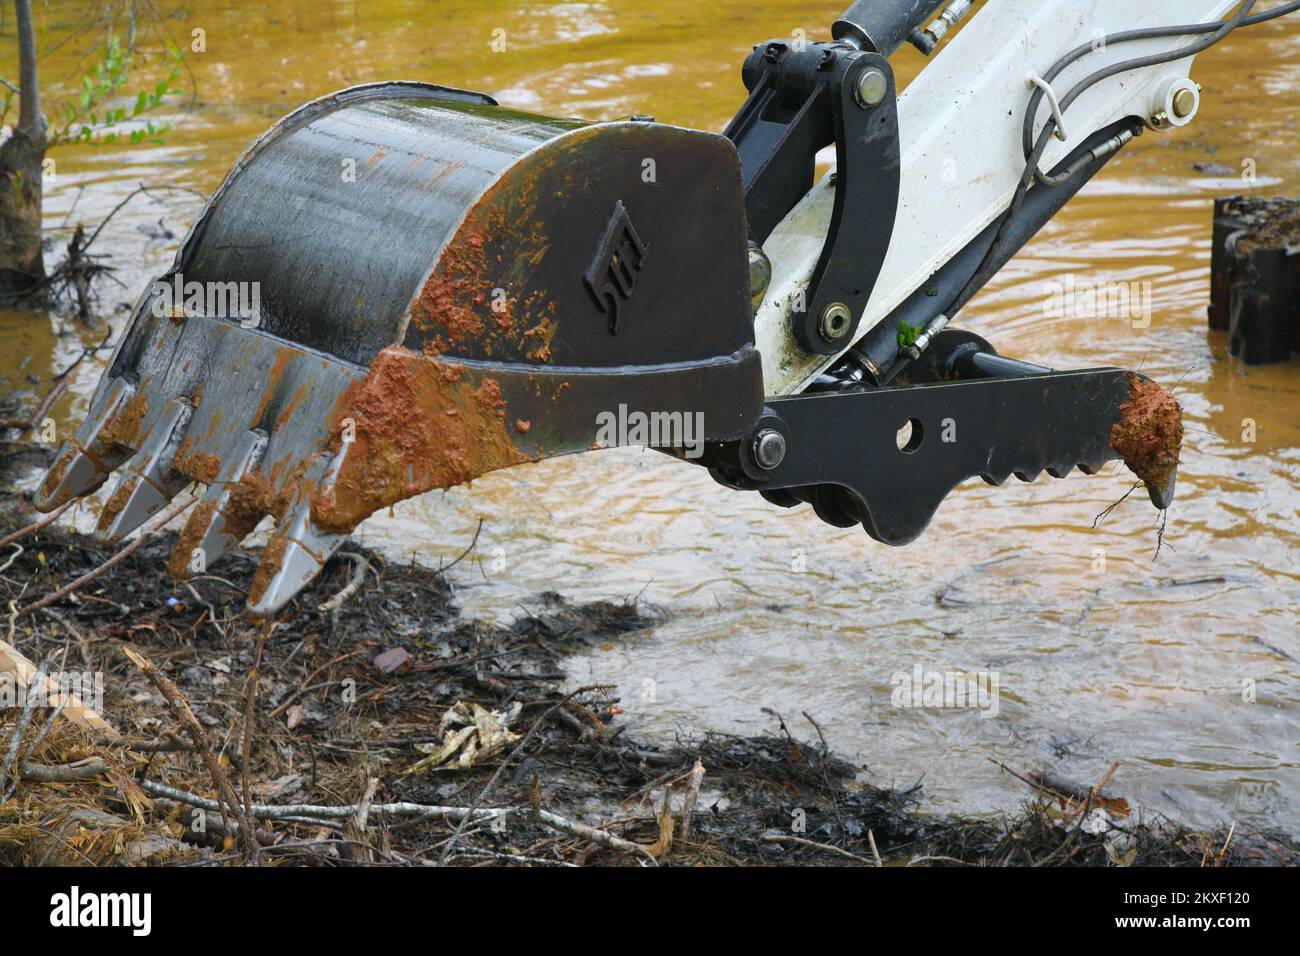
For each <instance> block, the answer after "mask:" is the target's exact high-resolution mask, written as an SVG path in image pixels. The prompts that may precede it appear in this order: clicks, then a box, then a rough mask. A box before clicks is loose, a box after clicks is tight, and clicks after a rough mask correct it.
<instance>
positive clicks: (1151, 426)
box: [1110, 372, 1183, 489]
mask: <svg viewBox="0 0 1300 956" xmlns="http://www.w3.org/2000/svg"><path fill="white" fill-rule="evenodd" d="M1128 380H1129V389H1130V390H1129V395H1128V399H1127V400H1126V401H1125V402H1124V404H1123V405H1121V406H1120V415H1119V421H1117V422H1116V423H1115V425H1114V426H1113V427H1112V428H1111V431H1110V447H1111V448H1113V449H1115V451H1117V452H1119V454H1120V457H1121V458H1123V459H1124V464H1126V465H1128V467H1129V470H1130V471H1132V472H1133V474H1135V475H1137V476H1138V477H1139V478H1141V479H1142V481H1143V482H1144V483H1145V484H1146V486H1147V488H1148V489H1150V488H1165V487H1167V486H1168V484H1169V482H1170V480H1171V479H1172V478H1173V475H1174V470H1175V469H1176V468H1177V467H1178V456H1179V453H1180V452H1181V450H1182V447H1183V411H1182V409H1181V408H1179V406H1178V400H1177V399H1175V398H1174V397H1173V396H1172V395H1170V394H1169V393H1168V392H1166V391H1165V390H1164V389H1163V388H1161V387H1160V386H1159V385H1157V384H1156V383H1155V382H1152V381H1151V380H1150V379H1146V378H1143V377H1142V376H1141V375H1137V374H1136V373H1134V372H1129V373H1128Z"/></svg>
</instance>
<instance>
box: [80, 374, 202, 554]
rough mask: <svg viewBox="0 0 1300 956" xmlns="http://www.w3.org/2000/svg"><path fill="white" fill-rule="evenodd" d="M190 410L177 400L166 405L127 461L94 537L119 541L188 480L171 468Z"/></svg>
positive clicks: (100, 518)
mask: <svg viewBox="0 0 1300 956" xmlns="http://www.w3.org/2000/svg"><path fill="white" fill-rule="evenodd" d="M190 414H191V409H190V406H189V405H187V404H186V403H185V402H184V401H182V400H181V399H179V398H175V399H172V400H171V402H169V403H168V406H167V413H166V415H165V416H164V417H163V419H162V421H160V422H159V423H158V425H157V427H155V428H154V430H153V431H152V432H151V433H150V435H149V437H148V438H147V439H146V440H145V443H144V445H143V447H141V449H140V451H139V452H137V453H136V454H135V455H134V456H133V457H132V458H131V460H130V461H128V462H127V463H126V469H125V470H124V471H123V472H122V477H121V478H120V479H119V480H118V483H117V487H115V488H114V489H113V493H112V494H111V495H109V498H108V501H107V503H106V504H105V505H104V510H103V512H102V513H101V514H100V516H99V524H98V526H97V527H96V528H95V534H96V535H97V536H98V537H100V538H101V539H103V540H105V541H109V542H113V541H119V540H121V539H122V538H125V537H126V536H127V535H128V534H130V533H131V532H132V531H134V530H135V529H136V528H138V527H140V525H142V524H144V523H145V522H146V521H148V520H149V519H150V518H152V517H153V516H154V515H155V514H157V513H158V512H159V511H161V510H162V509H163V508H165V507H166V506H167V502H169V501H171V500H172V499H173V498H175V497H176V495H178V494H179V493H180V492H181V489H183V488H184V487H185V486H186V485H187V484H189V478H187V477H186V476H185V475H182V474H181V473H180V472H178V471H177V470H176V469H175V467H174V466H173V462H174V460H175V458H176V452H177V451H178V450H179V448H180V443H181V439H182V437H183V436H184V434H185V426H186V425H188V424H189V421H190Z"/></svg>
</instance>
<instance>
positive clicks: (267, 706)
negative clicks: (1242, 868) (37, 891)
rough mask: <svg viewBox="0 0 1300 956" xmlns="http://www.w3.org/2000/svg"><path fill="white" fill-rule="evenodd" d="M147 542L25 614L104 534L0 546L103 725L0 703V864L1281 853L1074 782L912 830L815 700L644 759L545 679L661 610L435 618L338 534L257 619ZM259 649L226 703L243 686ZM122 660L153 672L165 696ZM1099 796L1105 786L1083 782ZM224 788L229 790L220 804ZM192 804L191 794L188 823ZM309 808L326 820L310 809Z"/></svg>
mask: <svg viewBox="0 0 1300 956" xmlns="http://www.w3.org/2000/svg"><path fill="white" fill-rule="evenodd" d="M0 511H2V512H3V514H2V515H0V539H2V538H4V537H5V536H6V535H7V534H9V533H10V532H11V531H12V530H13V529H14V528H17V527H19V526H21V525H22V524H24V523H25V522H26V521H27V520H28V519H29V518H30V515H29V514H27V513H26V509H25V508H24V507H22V504H21V502H20V501H19V500H18V499H16V498H15V497H13V496H7V497H4V498H0ZM174 543H175V542H174V536H172V535H167V534H162V535H159V536H158V537H157V538H156V539H151V540H150V541H149V542H148V543H146V544H145V545H144V546H143V547H142V548H141V549H140V550H139V551H138V552H136V553H135V554H133V555H131V556H129V557H128V558H126V559H125V560H124V561H122V562H121V563H120V564H118V565H116V566H115V567H113V568H112V569H111V570H109V571H107V572H106V573H104V574H103V575H102V576H101V577H99V578H97V579H95V580H93V581H91V582H89V583H88V584H86V585H85V586H84V587H83V588H81V589H80V590H78V591H76V592H74V594H73V595H70V596H68V597H66V598H63V599H60V600H58V601H55V602H53V603H51V604H50V605H49V606H48V607H47V608H44V609H41V610H37V611H35V612H34V613H23V612H22V609H23V608H24V607H26V606H28V605H30V604H32V603H33V602H34V601H37V600H39V599H40V598H42V597H44V596H47V595H49V594H51V593H53V592H55V591H57V590H58V589H59V588H60V587H63V586H64V585H66V584H67V583H68V582H70V581H72V580H74V579H76V578H77V577H79V576H81V575H83V574H86V573H88V572H90V571H92V570H94V569H95V568H98V567H100V566H102V565H103V563H104V562H105V561H106V560H107V559H108V558H110V557H111V556H112V554H113V551H112V549H109V548H106V547H104V546H102V545H100V544H98V543H96V542H95V541H93V540H92V539H89V538H87V537H84V536H80V535H77V534H72V533H69V532H66V531H64V530H58V529H43V530H41V531H39V532H37V533H35V534H32V535H29V536H27V537H24V538H22V539H21V540H20V541H18V542H15V543H14V544H10V545H7V546H5V547H4V549H3V553H2V554H0V566H4V567H3V571H0V606H2V607H5V608H8V609H9V610H8V611H7V612H6V613H5V614H4V615H3V619H4V620H3V627H4V630H5V631H6V632H8V633H9V634H10V638H9V643H10V644H11V645H13V647H15V648H16V649H17V651H18V652H20V653H21V654H22V655H24V656H25V657H26V658H27V659H29V660H30V661H32V662H35V663H36V664H38V665H39V664H41V663H45V664H46V665H47V667H48V669H49V671H50V672H52V673H60V672H64V673H66V672H83V673H92V674H94V673H98V674H102V675H103V683H102V700H100V701H99V704H100V710H101V711H102V714H103V716H104V718H105V719H106V720H107V721H108V722H109V723H110V724H111V725H112V726H113V728H114V729H115V730H116V731H117V732H118V733H119V734H120V735H121V737H120V738H119V739H116V740H110V739H108V737H107V736H106V735H105V734H103V733H96V732H94V731H93V730H88V729H85V728H82V727H79V726H76V725H73V724H72V723H71V722H69V721H67V720H64V719H62V718H60V719H58V720H55V721H51V720H50V715H51V711H50V710H48V709H44V708H41V707H35V706H34V707H32V708H24V707H23V706H11V707H7V708H6V709H4V710H3V711H0V753H2V754H3V755H5V761H6V762H5V771H6V772H5V774H4V776H3V777H0V794H4V795H7V796H6V799H4V800H3V801H0V861H3V862H4V863H7V864H15V865H32V864H39V863H51V862H62V863H81V864H85V863H94V864H98V865H106V864H115V863H116V864H121V863H145V864H152V865H177V864H193V863H212V864H236V863H242V862H246V861H247V860H249V859H250V856H251V855H254V854H255V855H256V857H257V859H258V860H259V862H261V863H264V864H282V865H285V864H297V865H354V864H358V863H372V864H383V865H401V864H421V863H431V862H445V863H454V864H461V865H492V864H499V865H565V864H580V865H583V864H585V865H628V864H649V863H651V862H654V863H660V864H667V865H694V864H761V865H769V864H789V865H876V864H877V861H879V862H880V863H883V864H885V865H890V864H897V865H909V864H910V865H957V864H964V865H1001V864H1006V865H1021V864H1024V865H1031V864H1033V865H1042V864H1048V865H1107V864H1119V865H1143V864H1146V865H1151V864H1161V865H1164V864H1172V865H1189V866H1200V865H1246V864H1264V865H1279V864H1281V865H1288V864H1294V863H1295V862H1297V860H1300V855H1298V854H1297V847H1296V845H1295V843H1294V842H1292V841H1290V840H1288V839H1287V838H1286V837H1284V836H1281V835H1277V834H1264V833H1259V832H1255V831H1249V830H1243V829H1242V828H1240V827H1238V828H1237V829H1236V831H1235V832H1233V833H1231V835H1230V834H1229V832H1228V831H1227V829H1225V830H1223V831H1221V832H1215V833H1194V832H1191V831H1188V830H1186V829H1184V828H1182V827H1180V826H1178V825H1177V824H1174V823H1171V822H1169V821H1165V820H1155V821H1152V820H1150V819H1148V820H1146V821H1142V820H1140V819H1139V817H1140V816H1141V815H1140V814H1139V813H1136V812H1135V813H1133V814H1132V815H1131V816H1127V817H1125V816H1122V815H1119V814H1118V813H1116V814H1115V815H1111V816H1102V815H1101V810H1100V808H1101V807H1109V808H1110V809H1112V810H1113V809H1114V807H1113V806H1111V804H1109V803H1107V802H1106V800H1105V799H1103V798H1102V796H1101V795H1100V794H1098V795H1096V796H1093V795H1090V794H1089V793H1087V792H1086V790H1087V788H1084V792H1082V793H1079V794H1076V797H1077V798H1078V801H1079V802H1082V803H1084V804H1086V805H1087V806H1086V808H1085V807H1079V806H1077V804H1076V805H1070V804H1068V803H1067V800H1066V799H1063V798H1061V797H1063V795H1057V794H1053V793H1052V792H1051V791H1050V790H1048V791H1038V792H1034V791H1032V790H1030V789H1029V788H1028V787H1027V789H1026V793H1027V803H1026V805H1025V808H1024V811H1023V812H1022V813H1021V814H1020V815H1018V816H1016V817H1014V818H1011V819H998V820H962V819H953V818H933V817H929V816H927V815H926V814H925V813H924V790H923V789H921V787H920V786H919V785H918V786H914V787H908V788H901V789H893V788H888V787H878V786H875V785H873V784H872V783H871V782H870V777H869V776H868V775H867V774H866V773H865V772H864V771H863V769H862V768H857V767H854V766H852V765H851V764H849V763H848V762H846V761H844V760H842V759H840V758H838V757H837V756H835V755H834V753H832V752H831V751H830V749H829V747H828V746H827V745H826V743H825V742H824V741H822V740H821V739H820V731H819V729H818V728H817V726H816V724H815V723H813V722H812V721H813V719H815V715H812V716H811V717H808V716H796V717H795V719H788V720H786V719H782V717H781V716H780V715H776V714H772V715H771V717H772V731H771V733H770V734H768V735H765V736H759V737H750V738H743V737H732V736H724V735H713V734H711V735H706V736H704V737H702V738H698V739H681V740H678V741H677V742H676V744H675V745H674V746H671V747H665V746H658V745H655V744H652V743H648V742H646V741H644V740H640V739H638V735H637V729H636V727H635V726H630V725H629V724H628V723H627V722H626V721H623V720H620V716H619V715H620V708H619V695H620V693H629V692H635V691H634V689H633V690H629V689H621V688H615V687H600V688H588V689H584V690H581V691H580V692H577V693H571V692H570V691H569V689H568V688H567V685H566V684H565V674H564V670H563V666H564V657H565V656H566V655H567V654H569V653H572V652H573V651H575V650H578V649H582V648H586V647H590V646H592V645H593V644H597V643H604V642H611V641H628V640H645V639H650V638H649V633H650V632H651V631H652V630H653V629H654V627H655V626H656V624H657V623H659V622H660V621H661V620H662V619H663V616H664V615H663V612H662V611H660V610H658V609H655V608H651V607H645V606H639V605H637V604H634V603H607V602H597V603H589V604H579V603H571V602H570V601H568V600H566V599H565V598H563V597H561V596H560V595H557V594H543V595H539V596H538V597H537V598H536V600H535V601H534V602H533V603H532V604H531V605H529V606H528V607H526V608H524V609H522V610H521V613H520V615H519V616H518V618H517V619H516V620H515V621H514V622H513V623H512V624H510V625H509V626H495V625H489V624H485V623H483V622H481V621H474V620H467V619H466V618H465V617H463V616H462V615H461V613H460V611H459V609H458V607H457V604H456V599H455V594H454V592H453V590H452V588H451V587H450V585H449V584H448V581H447V579H446V577H444V576H443V575H442V574H439V573H437V572H434V571H431V570H428V569H425V568H421V567H418V566H407V565H402V564H395V563H391V562H388V561H386V560H385V559H384V558H383V557H382V556H381V555H379V554H376V553H374V552H370V551H366V550H363V549H359V548H349V549H345V553H344V554H343V555H342V556H340V557H337V558H335V559H334V560H333V561H332V562H331V564H330V565H329V567H328V568H327V570H326V572H325V573H324V574H323V575H322V576H321V578H320V579H319V580H318V581H317V582H316V583H315V584H314V585H313V586H312V587H311V588H310V589H309V590H308V591H306V592H305V593H304V594H303V595H302V596H301V597H299V598H298V599H297V601H296V602H295V603H294V604H293V605H292V606H291V608H290V609H289V610H287V611H286V612H285V613H284V614H283V615H282V616H281V618H280V620H279V623H278V625H277V626H276V627H274V628H273V629H271V630H269V631H261V630H259V628H258V626H257V625H255V624H254V623H253V622H252V621H251V620H250V619H249V618H248V617H247V616H246V615H245V614H244V611H243V604H244V600H245V594H246V592H247V590H248V589H249V587H250V586H251V584H252V579H253V574H254V571H255V568H256V566H257V554H256V552H248V551H243V552H239V553H237V554H235V555H232V556H231V557H230V558H228V559H227V560H225V561H223V562H222V564H221V565H220V566H219V567H218V568H216V569H215V571H214V573H213V574H208V575H201V576H198V577H196V578H194V579H193V580H192V581H190V582H188V584H181V585H174V584H173V582H172V581H171V579H170V577H169V576H168V575H167V572H166V559H167V555H168V553H169V551H170V549H171V547H172V546H173V545H174ZM19 546H21V551H20V550H18V548H19ZM466 560H467V561H472V560H473V556H472V555H471V556H470V557H468V558H467V559H466ZM357 581H360V582H362V583H361V584H360V585H358V586H357V587H355V589H353V590H351V591H350V592H349V591H348V589H349V585H352V584H354V583H355V582H357ZM341 593H342V594H343V595H344V596H343V598H342V599H340V594H341ZM10 602H13V604H12V605H11V604H10ZM331 602H333V603H331ZM259 640H260V641H262V643H263V646H262V647H261V649H260V666H259V667H258V668H257V681H256V699H255V700H254V701H253V702H252V704H251V705H250V703H249V698H248V695H247V691H248V680H247V677H248V675H249V673H250V671H252V670H253V667H254V662H255V658H256V657H257V656H258V654H259V649H258V644H259ZM127 650H130V651H131V652H133V653H135V654H137V655H139V656H140V658H142V659H144V660H146V661H147V662H151V663H152V664H153V665H156V667H157V668H158V669H159V671H161V672H162V673H163V674H164V675H165V676H166V678H167V679H168V680H169V681H170V682H172V683H173V684H174V687H173V689H172V690H173V693H171V694H169V693H168V692H167V691H166V689H165V688H163V687H161V686H160V685H159V684H158V683H157V682H155V681H152V680H151V679H150V678H149V677H148V676H147V675H146V673H144V672H143V671H142V669H141V667H140V666H139V665H138V664H137V663H135V662H133V660H132V659H130V658H129V657H128V655H127V653H126V651H127ZM86 686H90V685H86ZM87 693H89V691H87ZM175 697H179V698H183V703H184V704H185V705H187V706H188V708H189V710H190V711H191V712H192V713H193V715H194V718H195V719H196V721H197V723H198V724H199V725H201V727H202V732H203V733H202V738H203V739H205V740H206V746H207V747H208V748H210V751H211V753H210V754H207V755H205V754H204V753H203V752H202V750H201V749H200V748H199V746H197V745H196V743H195V735H194V733H193V732H188V731H187V725H186V722H185V719H184V717H183V714H182V713H181V711H180V709H178V703H180V702H179V701H178V700H176V699H174V698H175ZM250 714H251V723H250V724H248V729H249V732H248V733H247V734H246V733H245V722H246V719H248V715H250ZM786 716H787V718H789V717H790V716H791V715H786ZM15 736H17V739H18V740H19V748H18V750H17V751H13V750H12V742H13V741H14V739H15ZM246 746H247V749H245V748H246ZM207 757H211V758H213V759H214V760H215V763H216V766H217V771H216V772H215V773H214V771H213V769H212V766H211V763H210V762H209V760H208V759H206V758H207ZM701 771H702V773H701ZM220 777H224V778H225V779H224V781H223V780H221V779H219V778H220ZM1121 783H1122V774H1120V777H1119V781H1118V782H1116V781H1112V782H1110V783H1109V784H1108V787H1109V788H1111V789H1114V788H1116V787H1117V786H1119V785H1120V784H1121ZM223 785H224V786H229V787H230V788H231V790H232V791H233V792H234V793H235V794H238V796H237V797H235V798H234V801H235V802H237V804H238V805H237V806H236V810H235V812H233V813H232V812H230V807H229V805H228V804H229V803H230V802H231V801H225V802H224V803H223V801H222V799H221V795H222V788H223ZM245 799H247V800H248V801H249V802H250V803H251V804H252V805H253V806H254V813H253V815H252V816H253V817H254V818H255V819H253V820H252V821H251V827H252V829H253V831H254V832H255V833H256V834H257V840H256V843H257V847H256V848H255V849H254V848H252V847H251V846H250V844H249V843H247V842H246V841H244V840H242V839H241V838H240V829H239V827H240V824H239V822H238V820H239V816H240V813H241V812H242V804H243V802H244V801H245ZM205 802H206V804H210V805H211V806H210V807H209V809H208V810H207V811H205V812H203V813H197V812H196V810H195V806H196V805H197V806H199V807H200V808H202V807H203V806H204V805H205ZM1121 802H1122V801H1121ZM298 805H304V806H301V807H299V806H298ZM293 807H298V809H292V808H293ZM328 808H344V809H342V810H339V811H338V812H337V813H333V814H332V815H329V814H327V813H326V810H327V809H328ZM429 808H443V809H441V810H432V809H429ZM503 808H508V812H506V813H505V815H504V816H502V815H501V814H500V811H501V810H502V809H503Z"/></svg>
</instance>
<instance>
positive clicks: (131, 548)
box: [18, 498, 198, 617]
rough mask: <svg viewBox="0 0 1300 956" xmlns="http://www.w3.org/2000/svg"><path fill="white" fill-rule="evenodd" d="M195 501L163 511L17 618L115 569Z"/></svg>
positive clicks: (23, 608) (180, 503)
mask: <svg viewBox="0 0 1300 956" xmlns="http://www.w3.org/2000/svg"><path fill="white" fill-rule="evenodd" d="M196 501H198V499H197V498H190V499H189V500H188V501H182V502H179V503H177V505H176V506H175V507H173V508H169V509H168V510H166V511H164V512H163V513H162V514H161V515H159V516H158V518H157V519H155V521H154V522H153V524H152V525H150V526H149V527H147V528H145V529H144V530H142V531H141V532H140V534H139V536H138V537H136V539H135V540H134V541H132V542H131V543H130V544H128V545H127V546H126V547H125V548H123V549H122V550H121V551H119V552H117V554H115V555H113V556H112V557H111V558H109V559H108V560H107V561H105V562H104V563H103V564H101V565H100V566H99V567H97V568H94V569H92V570H90V571H87V572H86V573H85V574H83V575H82V576H81V577H79V578H77V579H76V580H75V581H73V582H72V583H71V584H66V585H64V586H63V587H61V588H59V589H58V590H57V591H55V592H54V593H53V594H47V595H45V597H43V598H41V599H40V600H39V601H33V602H32V603H31V604H28V605H25V606H23V607H20V608H19V609H18V617H24V616H25V615H28V614H31V613H32V612H33V611H39V610H41V609H42V608H45V607H49V606H50V605H51V604H53V603H54V602H55V601H61V600H62V599H63V598H65V597H67V596H68V595H69V594H71V593H72V592H73V591H76V590H77V589H78V588H80V587H82V586H83V585H85V584H88V583H90V582H91V581H93V580H95V578H97V577H99V576H100V575H101V574H103V573H104V572H106V571H109V570H111V569H112V568H114V567H116V566H117V565H119V564H121V563H122V562H123V561H125V560H126V559H127V558H129V557H130V556H131V555H133V554H135V553H136V552H137V551H139V550H140V548H142V547H143V546H144V543H145V542H146V541H148V540H149V539H150V538H151V537H153V536H154V535H155V534H156V533H157V532H159V531H161V530H162V528H163V527H164V526H166V524H167V523H168V522H169V521H171V520H172V519H173V518H175V517H176V516H177V515H179V514H181V513H182V512H184V511H185V509H186V508H188V507H189V506H190V505H192V504H194V502H196Z"/></svg>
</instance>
